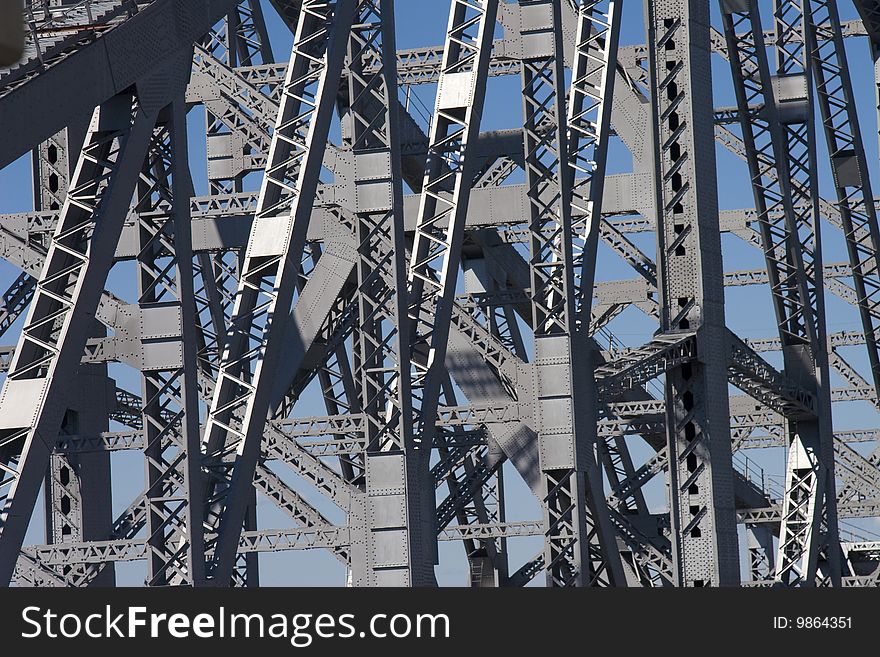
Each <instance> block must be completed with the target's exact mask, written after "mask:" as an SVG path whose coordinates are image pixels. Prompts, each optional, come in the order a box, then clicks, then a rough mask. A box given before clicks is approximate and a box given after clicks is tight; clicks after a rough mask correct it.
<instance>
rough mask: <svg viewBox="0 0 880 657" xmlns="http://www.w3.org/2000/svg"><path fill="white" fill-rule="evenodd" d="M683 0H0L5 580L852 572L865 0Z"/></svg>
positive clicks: (867, 455)
mask: <svg viewBox="0 0 880 657" xmlns="http://www.w3.org/2000/svg"><path fill="white" fill-rule="evenodd" d="M844 1H847V2H848V0H841V3H843V2H844ZM713 2H714V0H685V1H673V0H645V2H644V6H643V7H642V6H639V7H638V8H636V9H635V10H634V9H633V7H632V6H630V5H635V4H637V3H636V2H635V0H625V2H622V1H621V0H431V5H432V8H434V9H439V10H440V11H441V12H445V11H446V10H448V22H447V24H446V28H445V32H444V33H443V34H445V39H444V42H443V43H442V44H436V45H430V44H429V45H428V46H425V47H418V48H414V49H409V50H398V49H397V47H396V41H397V39H396V32H397V29H398V27H399V24H400V20H399V18H400V16H401V15H405V14H404V13H403V10H404V8H403V7H402V6H401V3H400V2H398V3H396V4H397V7H395V2H394V1H393V0H269V1H265V2H261V1H259V0H237V1H236V0H182V1H180V2H169V1H167V0H149V1H148V0H47V1H43V0H39V1H36V0H33V1H32V0H26V1H25V2H24V3H23V9H24V14H23V19H24V20H23V25H24V27H25V35H26V44H25V50H24V55H23V58H22V59H21V61H20V62H19V63H17V64H15V65H13V66H12V67H10V68H7V69H0V166H7V165H10V163H13V162H15V161H16V160H18V159H19V158H21V157H22V156H24V157H28V158H30V161H31V163H32V167H31V170H32V174H33V183H34V194H33V206H32V209H31V210H29V211H24V212H21V211H19V212H16V213H7V214H3V215H0V256H2V257H3V259H4V260H6V261H7V263H9V265H11V266H12V267H11V268H10V271H14V274H13V275H11V276H9V277H8V280H7V281H6V284H5V287H4V290H5V291H4V292H3V294H2V312H0V335H5V336H7V337H6V340H5V342H6V344H7V346H5V347H0V372H2V375H3V377H4V380H3V387H2V391H0V471H2V472H0V491H2V493H0V495H2V497H0V500H2V509H0V583H3V584H10V583H11V584H14V585H17V586H88V585H112V584H113V583H115V582H116V581H117V579H118V573H117V572H116V567H115V564H116V563H117V562H122V561H133V562H141V563H142V564H143V582H144V583H145V584H146V585H148V586H168V585H183V586H256V585H258V584H259V583H260V579H261V574H260V565H261V563H260V557H259V555H260V554H263V553H279V552H284V553H287V552H289V553H290V554H287V555H286V557H285V564H287V566H286V567H287V568H289V569H290V570H291V571H292V572H296V569H297V563H298V557H297V551H299V550H303V549H309V550H323V551H326V552H327V553H328V554H329V555H331V557H332V559H330V560H329V562H328V563H330V566H328V569H327V580H326V581H327V583H330V584H337V585H341V584H346V585H349V586H435V585H437V584H438V581H439V583H441V584H442V583H445V582H446V580H444V579H443V578H440V577H438V573H439V571H438V570H437V569H436V568H435V567H436V566H437V564H438V563H439V564H441V565H443V563H444V560H445V559H448V558H451V557H449V556H448V555H449V554H450V553H449V551H448V550H446V549H445V548H444V549H441V548H440V547H439V543H438V542H439V541H443V542H453V543H457V544H459V545H460V546H461V548H462V549H463V554H460V556H459V557H458V559H460V561H459V562H458V563H459V564H461V563H466V564H467V565H466V567H463V568H462V571H463V572H462V573H461V579H459V580H457V581H455V582H454V583H457V584H462V583H467V584H469V585H471V586H524V585H526V584H529V583H530V582H533V581H534V582H536V583H539V584H545V585H547V586H736V585H751V586H785V587H795V586H875V585H877V584H878V583H880V550H878V549H877V544H878V536H877V535H876V534H875V533H874V532H873V531H872V522H876V519H877V518H880V442H878V440H880V430H878V429H877V428H876V427H877V426H880V424H878V422H877V420H876V419H875V418H872V417H871V415H873V414H874V413H877V412H880V397H878V391H880V366H878V347H877V339H878V338H877V335H876V331H877V324H878V317H880V314H878V311H877V305H878V304H877V298H876V297H877V294H878V289H880V281H878V280H877V276H878V267H880V255H878V248H880V246H878V244H880V233H878V230H880V229H878V224H877V207H878V205H877V200H876V199H874V198H873V196H872V185H871V182H872V181H871V175H870V172H871V170H872V168H873V165H872V163H871V157H872V156H871V155H870V154H869V153H871V152H873V148H869V149H867V150H866V148H865V144H864V142H863V135H864V134H865V132H866V131H869V130H871V129H875V130H876V129H877V123H876V122H877V116H876V113H874V112H870V113H867V112H864V111H863V110H862V109H861V108H860V107H859V104H858V102H857V100H856V98H857V96H859V94H861V92H862V90H860V89H858V87H856V86H854V82H853V78H854V76H853V75H852V74H851V70H850V68H851V67H852V70H853V71H856V70H857V69H858V68H859V67H862V68H864V69H865V70H867V68H868V67H870V66H873V67H874V70H875V72H876V71H880V67H878V66H877V61H878V55H877V53H878V51H880V46H878V44H880V19H878V16H880V8H878V5H877V2H875V1H869V0H856V1H855V7H854V10H855V11H857V12H858V13H857V15H858V16H859V18H858V19H855V20H851V21H841V19H840V15H841V11H840V8H839V7H838V2H837V0H774V1H772V2H771V0H719V2H718V5H717V7H716V6H714V5H713V4H712V3H713ZM850 9H851V8H850V7H849V6H847V8H846V11H850ZM395 11H396V15H397V18H398V20H397V21H395ZM853 15H856V14H855V13H853ZM631 16H642V17H643V20H644V45H635V46H633V45H621V31H622V30H623V27H622V25H623V21H625V20H631V19H628V18H627V17H631ZM395 23H398V26H397V27H396V25H395ZM273 25H274V26H275V27H277V28H278V29H287V30H288V31H289V39H290V41H292V47H291V48H290V55H289V57H288V58H287V61H286V62H282V61H276V57H277V58H279V60H280V59H282V53H281V50H282V48H281V47H280V44H279V43H274V44H273V43H271V40H270V37H269V34H270V32H272V30H271V29H270V27H271V26H273ZM267 26H269V27H267ZM851 41H855V42H856V43H855V44H853V45H856V46H857V48H846V47H845V46H846V43H848V42H851ZM862 42H864V45H865V46H867V47H866V48H862ZM859 48H861V50H859ZM283 49H284V50H286V49H287V48H286V46H284V48H283ZM863 55H864V58H863V60H862V56H863ZM713 58H714V59H717V60H718V62H716V63H721V64H723V66H721V67H718V66H715V67H713ZM728 70H729V73H730V74H729V75H727V71H728ZM505 76H510V77H511V78H516V84H515V85H514V86H515V87H516V93H515V94H514V95H513V96H511V95H510V88H508V87H505V88H504V89H503V90H502V89H501V88H500V87H497V86H496V85H494V83H493V80H494V79H495V78H502V77H505ZM859 79H860V78H859ZM875 80H880V74H877V75H875ZM511 81H513V80H511ZM876 86H877V88H878V89H880V83H878V84H877V85H876ZM870 92H871V95H872V96H874V97H875V98H876V95H875V93H876V90H874V89H871V90H870ZM426 93H427V94H431V93H433V107H429V105H430V103H429V104H425V103H423V102H421V100H420V94H422V95H424V94H426ZM502 94H507V95H506V96H503V98H502ZM719 97H726V98H728V99H730V103H731V104H730V106H727V107H717V108H716V107H713V98H719ZM59 98H63V99H66V100H65V102H58V99H59ZM514 107H515V108H521V112H520V111H519V110H517V111H515V112H513V111H512V110H511V108H514ZM511 116H514V117H515V118H514V119H513V124H512V125H511V124H510V123H508V124H507V125H506V126H505V127H503V128H501V129H499V128H498V124H499V120H498V119H499V117H503V120H504V121H510V117H511ZM202 117H203V120H202ZM814 117H815V120H814ZM197 119H198V120H197ZM866 122H867V123H866ZM195 126H198V129H200V130H203V131H204V133H205V141H204V146H202V145H201V144H196V143H188V141H189V140H190V139H192V136H193V134H194V131H193V128H194V127H195ZM814 126H821V130H817V129H816V128H815V127H814ZM624 151H625V154H624V155H621V154H622V153H623V152H624ZM725 151H729V153H731V154H733V156H734V158H729V157H728V156H727V155H726V154H725V155H724V156H722V155H719V153H723V152H725ZM820 155H821V156H820ZM737 160H738V161H737ZM15 166H17V165H15ZM612 167H613V168H612ZM611 171H615V173H611ZM732 171H736V174H735V175H737V176H742V179H744V180H745V181H747V182H746V183H745V184H744V185H742V186H741V189H740V191H741V192H742V193H741V194H739V198H740V199H742V198H746V197H747V196H749V195H750V197H751V199H752V200H753V207H741V208H734V209H723V210H722V209H719V197H720V193H721V192H723V191H724V187H723V184H727V182H726V181H727V180H728V179H731V177H732V174H731V172H732ZM825 173H827V174H829V175H830V180H831V181H832V182H833V189H834V196H833V198H823V197H822V196H821V190H820V186H819V180H820V178H822V177H823V176H824V175H825ZM14 175H16V174H15V171H14V166H13V167H10V169H9V170H8V171H5V170H2V169H0V181H2V180H4V179H5V177H7V176H8V177H10V179H11V178H12V176H14ZM719 181H722V182H723V184H722V182H719ZM4 189H5V188H4ZM829 189H830V188H829ZM197 190H198V191H197ZM2 193H3V194H6V192H5V191H4V192H2ZM721 196H724V194H721ZM6 200H7V199H6V198H3V197H0V204H2V203H5V202H6ZM2 207H3V206H2V205H0V209H2ZM823 237H825V238H826V239H825V243H827V244H830V245H831V246H829V247H826V254H825V257H824V258H823ZM646 244H648V245H649V246H647V247H646V246H645V245H646ZM647 249H655V252H654V253H649V252H648V250H647ZM829 252H832V253H831V254H830V255H829ZM743 253H749V254H750V256H751V257H750V258H749V259H748V264H744V263H745V262H746V260H745V259H743V256H742V254H743ZM756 262H761V263H763V264H762V265H761V266H760V267H757V268H756V267H755V263H756ZM610 263H614V264H610ZM628 268H632V269H633V270H634V273H633V276H632V278H620V277H619V272H620V271H624V270H627V269H628ZM609 271H613V272H615V273H614V275H609V274H608V272H609ZM762 288H763V289H762ZM742 294H748V295H749V296H748V299H749V301H748V303H749V304H763V306H761V307H763V308H766V309H767V313H768V316H771V315H772V317H773V320H774V322H773V326H772V329H771V331H772V332H770V333H767V334H765V335H764V337H761V338H758V337H755V336H754V335H749V337H745V336H740V335H737V333H736V327H737V326H740V325H741V323H740V322H739V319H740V317H739V316H738V315H740V314H741V307H742V306H741V304H742V301H741V296H740V295H742ZM826 306H827V307H829V308H831V307H834V308H835V309H841V312H842V313H849V314H850V316H851V319H852V321H851V322H849V324H848V327H847V329H846V330H837V329H835V330H831V327H832V325H839V324H840V323H839V322H833V323H831V322H829V321H828V318H827V315H828V313H829V312H830V311H827V310H826ZM835 312H837V310H835ZM646 326H647V327H649V328H645V327H646ZM621 335H640V336H641V337H640V338H637V339H636V340H633V341H632V344H624V343H623V342H622V341H621V339H620V336H621ZM865 402H868V403H867V404H865ZM851 409H853V410H851ZM854 418H856V420H854ZM123 454H126V455H127V456H126V457H125V461H124V462H123V461H120V460H119V459H120V458H121V457H122V455H123ZM138 454H140V456H137V455H138ZM133 457H134V458H139V460H140V461H141V462H142V463H143V469H142V470H141V471H139V472H138V471H137V470H136V469H135V470H133V469H132V465H131V463H132V462H133V461H132V458H133ZM512 477H513V478H521V479H522V481H523V483H524V486H520V487H518V488H517V487H515V486H511V485H510V479H511V478H512ZM121 480H124V482H125V485H124V486H123V485H121ZM141 480H142V492H141V493H139V494H138V495H136V496H134V497H133V498H132V497H131V494H130V491H131V482H132V481H136V482H140V481H141ZM658 484H661V485H659V486H658ZM662 484H665V485H662ZM41 495H42V499H43V502H44V503H43V504H42V505H40V504H39V503H38V500H39V499H40V497H41ZM122 495H127V497H126V498H125V499H123V498H122ZM111 499H112V501H113V504H112V505H111ZM111 509H122V511H120V512H118V513H116V515H115V517H114V514H113V513H111ZM508 516H510V517H511V518H515V519H514V520H510V519H508ZM738 525H743V526H744V529H745V531H744V532H739V531H738ZM29 528H30V530H31V531H29ZM35 534H36V535H38V536H41V537H40V538H37V539H36V540H33V539H32V538H31V536H33V535H35ZM536 552H537V554H536ZM462 557H463V558H462ZM337 563H338V564H341V565H342V567H343V569H344V575H342V574H341V571H340V570H339V567H338V566H336V565H334V564H337ZM268 572H269V571H267V572H264V573H263V574H262V578H263V581H264V582H265V581H266V579H267V576H271V575H267V573H268ZM333 573H336V574H337V575H336V579H335V580H334V579H333V577H334V575H333Z"/></svg>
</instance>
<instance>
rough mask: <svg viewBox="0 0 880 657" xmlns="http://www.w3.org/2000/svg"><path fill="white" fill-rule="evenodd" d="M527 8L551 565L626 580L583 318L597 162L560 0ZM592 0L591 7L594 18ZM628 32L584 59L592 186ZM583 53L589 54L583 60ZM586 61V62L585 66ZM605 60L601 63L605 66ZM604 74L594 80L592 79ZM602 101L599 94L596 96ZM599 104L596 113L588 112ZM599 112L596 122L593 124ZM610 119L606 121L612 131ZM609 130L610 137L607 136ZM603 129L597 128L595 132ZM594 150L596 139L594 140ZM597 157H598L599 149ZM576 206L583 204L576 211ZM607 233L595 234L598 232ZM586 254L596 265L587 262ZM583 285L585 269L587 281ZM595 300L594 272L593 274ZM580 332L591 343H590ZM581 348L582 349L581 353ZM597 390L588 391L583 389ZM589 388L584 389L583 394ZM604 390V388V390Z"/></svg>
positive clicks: (540, 426)
mask: <svg viewBox="0 0 880 657" xmlns="http://www.w3.org/2000/svg"><path fill="white" fill-rule="evenodd" d="M520 6H521V10H522V21H523V29H522V32H521V34H522V40H523V48H524V51H525V52H524V53H523V57H522V73H521V77H522V88H523V111H524V122H523V126H524V129H523V137H524V142H525V169H526V187H527V191H528V197H529V209H530V232H531V242H530V245H531V250H530V271H531V300H532V327H533V332H534V340H535V342H534V347H535V357H534V365H535V378H536V411H535V414H536V424H537V426H536V429H537V431H538V439H539V452H540V467H541V471H542V473H543V486H544V491H543V494H544V495H545V497H544V500H543V503H544V523H545V525H544V529H545V544H544V562H545V568H546V569H547V584H548V586H600V585H604V586H608V585H615V584H618V585H619V584H622V583H623V580H624V578H623V570H622V565H621V563H620V561H619V551H618V549H617V542H616V539H615V537H614V532H613V530H612V528H611V522H610V518H609V517H608V511H607V507H606V505H605V495H604V492H603V489H602V475H601V472H600V470H599V468H598V466H597V464H596V458H595V448H596V420H597V417H598V415H597V407H596V401H595V393H594V392H592V393H591V388H590V387H589V386H590V384H591V383H592V384H593V386H595V382H593V381H591V380H584V379H588V378H590V379H591V377H585V376H583V373H585V372H586V371H588V370H590V364H589V363H588V362H587V361H586V360H584V359H583V355H584V354H586V353H587V351H588V342H587V339H586V333H581V332H579V331H578V327H577V325H576V324H577V320H576V316H577V313H578V310H579V309H578V303H579V301H581V297H580V295H579V294H578V293H579V291H580V290H579V288H576V284H577V283H576V281H575V268H576V265H575V253H574V247H573V243H574V242H575V239H576V237H575V234H574V232H573V231H574V227H573V225H572V214H573V212H575V211H578V210H580V214H582V215H589V216H583V217H582V220H581V227H586V229H587V233H585V234H586V235H588V234H589V233H588V231H589V229H590V227H591V226H590V220H592V219H593V218H594V217H593V216H591V215H590V213H591V211H592V208H591V207H590V206H591V205H592V200H591V198H589V197H585V198H582V199H581V198H578V199H577V200H575V198H574V196H573V191H572V185H573V182H574V172H575V169H574V168H572V169H569V167H577V166H584V165H586V166H590V163H588V162H587V161H586V160H585V159H581V160H580V161H574V160H570V159H569V156H570V155H572V154H575V153H576V154H577V155H585V153H581V152H578V151H571V152H570V149H569V145H568V129H567V128H568V125H567V123H568V116H567V115H566V105H565V69H564V57H563V55H562V52H563V40H562V18H561V3H560V2H559V0H520ZM594 8H595V7H594V6H593V5H592V3H590V4H589V5H585V6H584V7H583V8H582V10H583V12H584V13H585V14H587V15H589V14H590V13H591V12H592V11H593V9H594ZM580 23H581V28H582V30H583V31H582V32H580V33H579V34H578V38H577V44H576V47H577V48H578V49H579V50H580V49H581V47H582V46H587V47H588V48H589V46H590V45H591V44H590V42H591V40H592V39H593V38H594V35H593V34H592V30H591V28H592V27H593V24H592V21H589V20H582V21H580ZM615 38H616V30H613V31H612V30H606V31H605V32H604V33H602V32H600V33H599V37H598V40H601V43H600V44H599V47H598V48H597V50H598V54H599V55H600V57H597V60H598V61H596V62H587V61H586V59H587V58H588V57H589V56H590V55H591V54H593V55H595V54H596V53H589V52H584V53H582V54H581V53H579V55H580V56H579V57H576V60H575V63H574V70H573V72H572V77H573V78H574V82H573V89H574V94H573V95H574V98H573V99H572V115H571V116H572V118H573V119H577V123H575V121H572V127H573V129H574V130H577V129H582V130H583V129H586V132H585V133H583V134H578V135H577V137H575V138H576V139H577V138H579V137H582V136H583V137H586V141H588V142H589V141H594V142H599V143H598V144H595V146H596V148H595V152H596V153H598V154H599V155H600V164H599V168H600V170H599V171H598V172H596V171H592V172H591V173H592V174H593V175H592V187H594V188H599V187H601V186H602V181H603V177H602V170H601V169H602V167H603V166H604V162H602V161H601V160H604V155H605V153H606V152H607V149H606V143H601V142H602V140H604V141H605V142H607V139H608V136H607V128H608V114H609V110H610V104H608V105H607V106H604V107H603V106H601V105H600V106H599V107H598V108H597V107H596V105H594V104H592V103H589V102H584V101H585V96H586V94H587V93H589V94H590V95H591V96H592V95H594V94H595V96H593V98H590V100H591V101H592V100H593V99H594V98H595V99H596V100H597V101H598V103H602V104H604V102H605V101H606V100H607V99H606V97H605V92H606V90H607V82H608V79H609V75H608V70H607V68H605V66H606V64H607V59H606V58H605V57H602V55H605V54H606V53H605V52H603V46H606V45H613V44H612V43H609V41H612V40H614V39H615ZM582 60H583V61H582ZM581 62H582V63H581ZM593 67H596V68H593ZM589 76H592V77H589ZM594 102H595V101H594ZM595 110H597V111H596V113H595V116H589V117H586V116H584V114H586V113H591V112H593V111H595ZM595 118H598V119H599V120H598V121H597V122H596V123H595V124H590V123H588V122H589V120H590V119H595ZM603 121H604V126H603ZM603 127H604V128H605V132H604V134H603V131H602V129H603ZM593 131H595V132H593ZM591 145H593V144H591ZM591 154H592V153H591ZM573 206H576V207H573ZM594 232H595V231H594ZM579 255H580V256H581V265H582V267H583V266H586V267H588V268H593V267H594V266H595V243H594V245H593V250H592V252H591V253H590V248H589V246H587V248H586V249H584V250H582V251H581V253H580V254H579ZM584 258H587V259H589V260H590V262H588V263H585V262H584ZM578 278H579V279H581V280H580V281H579V282H583V280H582V279H583V275H581V276H579V277H578ZM587 278H588V284H589V286H590V289H589V292H586V291H584V294H589V295H590V298H592V277H591V276H589V275H588V277H587ZM578 338H581V340H580V341H579V340H578ZM579 347H580V348H579ZM582 386H586V387H582ZM576 390H581V391H582V392H581V394H575V391H576ZM592 390H593V391H594V390H595V388H594V387H593V388H592Z"/></svg>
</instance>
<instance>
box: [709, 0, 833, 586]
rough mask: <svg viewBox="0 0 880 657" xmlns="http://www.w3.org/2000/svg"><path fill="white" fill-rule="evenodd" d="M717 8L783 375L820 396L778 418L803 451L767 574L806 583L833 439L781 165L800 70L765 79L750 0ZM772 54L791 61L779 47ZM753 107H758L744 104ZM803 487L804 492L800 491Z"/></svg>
mask: <svg viewBox="0 0 880 657" xmlns="http://www.w3.org/2000/svg"><path fill="white" fill-rule="evenodd" d="M721 9H722V20H723V23H724V33H725V37H726V41H727V51H728V58H729V60H730V66H731V72H732V75H733V82H734V89H735V92H736V98H737V107H738V110H739V118H740V127H741V129H742V133H743V144H744V145H745V150H746V159H747V162H748V165H749V172H750V176H751V180H752V189H753V193H754V198H755V209H756V212H757V215H758V223H759V225H760V233H761V239H762V243H763V247H764V255H765V260H766V263H767V274H768V279H769V281H770V290H771V293H772V297H773V305H774V309H775V312H776V320H777V325H778V327H779V337H780V341H781V343H782V349H783V355H784V360H785V373H786V374H787V375H788V376H789V377H790V378H791V379H792V380H794V381H797V382H798V383H799V384H800V385H801V386H802V387H803V388H804V389H805V390H809V391H810V392H811V393H812V394H813V395H814V396H815V397H816V398H817V399H818V400H819V402H818V404H817V408H816V413H815V414H814V415H812V416H808V417H807V416H800V417H789V418H787V420H788V426H789V431H790V437H789V440H790V443H791V451H792V452H793V454H795V455H797V454H805V455H810V459H809V460H808V461H805V462H801V461H798V460H792V459H789V463H790V464H791V465H792V466H793V467H796V468H797V469H798V470H799V472H800V473H801V474H799V475H795V474H793V473H790V476H789V479H790V480H797V481H798V482H799V483H798V484H797V485H796V490H787V493H786V496H785V499H784V500H783V521H782V526H781V530H780V556H779V559H778V565H779V569H778V572H777V573H776V577H777V579H778V580H779V581H780V582H784V583H804V582H813V581H814V580H815V572H816V564H817V561H818V559H817V555H818V553H819V543H820V540H819V538H820V537H819V535H820V528H821V525H822V518H823V516H824V515H826V511H825V505H827V504H832V505H833V504H834V499H833V498H831V499H828V498H827V496H826V495H825V485H826V482H827V480H828V472H829V468H830V466H829V464H828V462H827V461H826V460H824V458H823V456H822V452H823V449H822V446H823V444H824V443H826V442H829V441H831V440H832V435H831V422H830V417H831V399H830V396H829V395H828V391H827V390H825V387H827V383H826V386H825V387H823V386H822V382H823V381H825V382H827V381H828V365H827V357H826V355H825V346H824V342H823V341H820V339H819V335H822V336H824V330H822V331H821V332H820V330H819V328H818V326H817V325H818V324H822V325H824V312H823V310H824V305H823V304H822V301H821V299H820V298H819V297H820V295H819V294H817V292H816V288H815V287H814V286H813V281H812V280H811V279H810V277H809V276H808V275H807V274H808V272H807V268H806V265H805V262H804V261H805V259H808V261H809V262H810V263H811V264H815V261H816V259H817V258H819V262H821V254H820V252H819V251H818V250H814V239H813V233H814V231H813V224H814V222H813V221H812V217H811V207H810V205H809V204H808V205H807V207H806V208H805V209H803V210H801V212H802V213H803V216H797V215H796V214H795V208H794V204H793V199H792V196H793V193H792V187H793V186H795V185H797V184H799V183H800V182H801V181H800V176H799V178H796V179H794V180H793V179H792V176H791V174H790V169H789V165H790V164H792V165H793V166H794V167H795V168H796V169H797V170H798V171H799V172H800V170H801V169H802V168H803V158H804V157H805V154H801V153H800V152H799V151H798V149H800V148H802V147H800V145H799V142H800V140H799V138H798V137H799V136H800V135H801V134H807V135H808V134H809V132H810V131H809V130H808V129H807V128H806V127H805V126H803V125H799V124H803V123H804V122H805V119H806V118H807V116H809V112H808V110H807V108H806V107H805V104H804V102H803V100H801V99H800V96H799V94H800V93H803V92H802V91H801V89H800V88H799V84H802V83H803V80H804V76H803V74H802V73H796V72H792V71H789V73H788V74H787V77H777V78H775V79H774V80H771V78H770V70H769V64H768V61H767V54H766V48H765V45H764V39H763V35H762V31H761V19H760V13H759V11H758V5H757V2H756V1H754V0H753V1H750V2H744V3H741V2H729V1H727V0H723V1H722V3H721ZM786 45H789V44H786ZM778 52H779V55H780V57H786V59H787V60H789V61H790V60H791V58H790V51H789V50H788V49H787V48H780V49H779V50H778ZM774 82H775V85H776V88H775V93H774ZM792 85H793V86H794V90H792V89H790V87H792ZM755 106H757V107H760V109H759V110H753V109H752V108H753V107H755ZM788 126H791V127H788ZM786 136H788V139H786ZM807 148H809V146H808V145H807ZM799 195H800V194H799ZM802 234H803V235H805V240H804V243H802V241H801V240H802V237H801V235H802ZM804 252H806V255H807V257H806V258H805V257H804ZM810 273H813V274H815V268H814V269H813V271H812V272H810ZM792 478H793V479H792ZM804 490H808V491H809V495H810V498H812V499H804V498H802V497H801V496H800V494H801V493H802V492H803V491H804ZM805 510H806V511H808V513H807V514H805V513H804V511H805Z"/></svg>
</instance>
